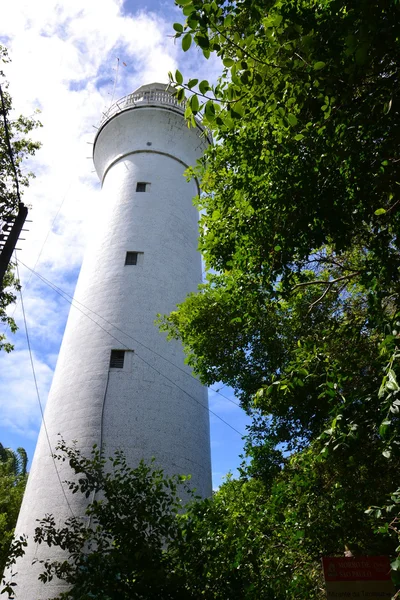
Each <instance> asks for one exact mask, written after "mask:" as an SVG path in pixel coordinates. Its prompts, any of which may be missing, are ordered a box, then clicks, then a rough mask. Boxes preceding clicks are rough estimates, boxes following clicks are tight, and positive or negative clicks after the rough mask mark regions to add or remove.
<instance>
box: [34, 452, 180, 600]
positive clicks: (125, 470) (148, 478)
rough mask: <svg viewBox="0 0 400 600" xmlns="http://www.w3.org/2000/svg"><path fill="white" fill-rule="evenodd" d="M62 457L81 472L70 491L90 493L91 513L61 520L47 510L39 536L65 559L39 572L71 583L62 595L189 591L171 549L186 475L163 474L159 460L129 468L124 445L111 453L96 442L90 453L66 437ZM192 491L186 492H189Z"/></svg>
mask: <svg viewBox="0 0 400 600" xmlns="http://www.w3.org/2000/svg"><path fill="white" fill-rule="evenodd" d="M58 450H60V451H61V454H58V455H56V458H57V459H59V460H63V461H64V460H68V461H69V464H70V466H71V468H72V470H73V471H74V472H75V474H76V475H77V479H75V480H74V481H70V482H68V485H69V488H70V489H71V490H72V493H81V494H84V495H85V496H86V498H88V499H89V500H88V507H87V510H86V517H87V518H86V519H82V518H78V517H76V518H70V519H68V520H67V521H66V523H65V525H63V526H61V527H59V526H58V525H57V524H56V523H55V520H54V517H53V516H52V515H46V516H45V517H44V518H43V519H42V520H41V521H40V524H39V526H38V527H37V528H36V530H35V536H34V541H35V542H36V543H39V544H47V545H48V546H49V547H52V546H55V547H58V548H61V549H62V550H63V551H64V552H65V553H66V555H67V556H68V560H51V559H49V560H46V561H41V562H42V564H43V568H44V570H43V573H42V574H41V576H40V579H41V580H42V581H43V582H44V583H46V582H48V581H50V580H51V579H52V578H53V577H58V578H59V579H61V580H63V581H65V582H67V583H68V584H69V585H70V586H71V587H70V590H69V591H68V592H65V593H62V594H61V595H60V598H63V599H68V600H73V599H78V598H79V599H80V600H82V599H83V598H99V599H100V598H101V599H102V600H112V599H114V598H115V599H117V598H118V599H123V598H126V599H128V598H129V599H133V598H138V599H139V598H146V599H150V598H154V599H156V598H157V599H159V598H165V599H169V598H171V599H172V598H173V599H178V598H190V597H191V596H190V595H188V593H187V592H186V591H185V586H184V581H183V580H182V579H181V578H180V577H179V576H178V574H177V573H176V569H175V567H174V564H173V563H172V561H171V560H170V557H169V554H168V552H167V549H168V546H169V545H170V543H171V541H172V540H174V539H175V538H177V537H178V535H179V520H178V518H177V514H178V512H179V511H180V510H181V509H182V504H181V500H180V498H179V495H178V490H179V489H180V490H182V489H184V487H185V486H184V481H185V479H186V478H185V477H184V476H176V477H171V478H169V477H166V476H165V475H164V474H163V472H162V471H161V470H159V469H156V468H155V467H154V465H146V464H145V463H144V462H141V463H140V464H139V466H138V467H136V468H135V469H132V468H130V467H129V466H128V465H127V463H126V459H125V457H124V455H123V453H122V452H121V451H117V452H116V453H115V455H114V456H113V457H111V458H110V459H109V460H106V459H105V458H104V456H103V454H102V453H101V452H100V450H99V449H98V448H97V447H94V449H93V452H92V455H91V457H90V458H86V457H84V456H83V455H82V454H81V452H80V451H79V450H78V448H77V447H72V448H69V447H67V446H66V445H65V443H64V442H61V443H60V444H59V446H58ZM187 493H188V492H187Z"/></svg>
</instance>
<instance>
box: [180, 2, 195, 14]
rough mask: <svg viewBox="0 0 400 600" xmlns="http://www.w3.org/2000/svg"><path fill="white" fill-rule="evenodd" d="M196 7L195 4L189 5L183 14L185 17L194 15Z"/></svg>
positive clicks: (184, 8) (185, 7)
mask: <svg viewBox="0 0 400 600" xmlns="http://www.w3.org/2000/svg"><path fill="white" fill-rule="evenodd" d="M195 10H196V9H195V7H194V6H193V4H191V3H189V4H187V5H186V6H184V7H183V10H182V12H183V14H184V15H185V17H189V16H190V15H191V14H192V13H194V12H195Z"/></svg>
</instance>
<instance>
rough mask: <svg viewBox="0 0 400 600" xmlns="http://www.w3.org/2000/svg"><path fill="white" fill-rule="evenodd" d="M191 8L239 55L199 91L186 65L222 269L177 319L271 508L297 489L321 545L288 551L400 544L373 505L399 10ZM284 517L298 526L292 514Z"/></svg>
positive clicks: (276, 3)
mask: <svg viewBox="0 0 400 600" xmlns="http://www.w3.org/2000/svg"><path fill="white" fill-rule="evenodd" d="M177 4H178V5H180V6H182V7H183V14H184V15H185V17H186V20H185V22H184V23H183V24H182V31H181V33H182V34H183V35H188V34H189V35H190V36H191V38H192V40H193V43H194V45H196V46H197V47H198V49H199V50H200V51H201V52H202V53H203V55H204V56H205V58H206V59H207V58H208V57H209V56H210V54H211V53H214V54H215V55H217V56H218V57H220V59H221V60H222V65H223V67H222V73H221V76H220V78H219V79H218V81H217V84H216V85H214V86H213V85H211V83H209V82H208V81H202V82H201V84H199V85H198V88H197V89H196V87H195V86H196V85H197V82H196V84H193V85H191V86H189V85H188V84H187V83H185V79H184V77H183V76H182V82H181V83H180V84H179V82H178V81H177V80H176V79H174V78H173V77H172V76H171V81H173V82H174V83H177V84H178V85H177V92H176V93H177V97H178V98H179V99H180V100H182V101H183V100H184V99H185V97H187V98H186V99H187V100H188V101H187V103H186V110H185V114H186V117H187V119H188V122H189V124H191V123H192V120H191V119H192V117H193V114H196V115H197V116H200V115H201V116H202V120H203V124H204V125H205V126H206V127H208V128H210V129H211V131H212V133H213V136H214V139H216V140H217V143H216V144H215V145H214V146H213V147H210V148H209V150H208V151H207V153H206V156H205V157H204V159H203V160H202V161H200V163H199V164H198V165H197V166H196V167H195V168H194V169H191V170H190V172H189V175H195V176H196V177H197V178H198V180H199V182H200V186H201V188H202V190H203V192H202V194H201V196H200V197H199V198H197V203H198V206H199V208H200V209H201V211H202V213H201V214H202V217H201V228H200V249H201V251H202V253H203V257H204V260H205V262H206V266H207V268H208V269H209V275H208V278H207V282H206V283H205V284H203V285H202V286H200V289H199V291H198V293H196V294H192V295H190V296H189V297H188V298H187V299H186V300H185V301H184V302H183V303H182V304H181V305H180V306H179V307H178V309H177V310H176V311H175V312H173V313H171V315H168V316H165V317H164V319H163V320H161V328H162V329H163V330H165V331H167V332H168V334H169V335H170V336H171V337H175V338H178V339H181V340H182V342H183V344H184V346H185V350H186V353H187V360H188V362H189V364H190V365H191V366H192V367H193V368H194V370H195V371H196V372H197V374H198V375H199V376H200V378H201V379H202V381H203V382H204V383H206V384H212V383H216V382H220V381H222V382H223V383H224V384H226V385H230V386H232V387H233V388H234V389H235V391H236V394H237V396H238V397H239V398H240V400H241V403H242V406H243V407H244V409H245V410H246V411H248V413H249V414H250V415H252V417H253V423H252V426H251V427H250V430H249V435H248V438H247V447H246V453H247V455H248V456H249V457H250V459H251V461H250V465H249V466H248V467H246V468H244V471H243V476H244V477H246V476H247V477H254V478H257V479H258V480H260V481H263V484H264V486H265V506H266V509H269V508H268V507H271V502H272V503H273V498H274V497H275V496H274V497H273V498H272V499H271V497H270V496H269V495H268V494H269V493H270V490H272V489H273V490H275V495H276V496H277V497H278V498H279V496H280V494H281V498H282V505H283V504H284V503H285V502H287V501H288V499H291V498H293V500H291V501H290V502H289V506H291V509H290V510H291V511H292V513H293V514H294V515H295V518H296V519H297V520H296V523H299V524H300V525H299V527H300V530H301V531H304V532H305V534H304V536H303V538H302V539H303V540H304V541H303V542H302V548H307V549H308V550H307V552H309V554H308V555H307V556H308V558H304V557H303V555H302V552H300V550H299V554H296V552H295V550H294V547H295V546H294V545H293V546H291V548H293V552H294V554H290V551H289V550H285V549H282V552H283V554H284V556H285V557H286V556H288V560H289V558H290V557H291V558H290V560H291V561H292V562H293V561H295V560H297V558H298V560H299V561H302V560H303V559H304V560H305V562H306V564H308V565H309V567H310V569H311V566H310V565H311V563H310V562H309V561H310V560H311V559H310V557H314V558H313V560H316V557H317V556H318V559H319V557H320V556H321V554H322V553H326V554H331V553H342V552H343V551H344V546H345V545H348V544H350V547H352V548H353V549H354V551H355V552H368V553H374V552H376V551H379V552H382V553H384V552H388V553H392V554H393V553H394V552H395V547H394V545H393V544H392V543H391V542H390V541H389V537H387V535H388V531H386V533H385V532H384V531H383V530H381V531H380V532H379V531H378V533H377V534H375V533H374V526H373V524H372V523H371V521H368V519H367V518H366V515H365V513H364V511H365V510H366V509H368V506H370V505H372V504H373V505H376V506H383V505H384V503H385V501H386V499H387V497H388V496H390V495H391V494H393V493H395V490H397V489H398V480H397V473H398V471H399V466H400V465H399V460H400V436H399V434H400V429H399V427H400V419H399V407H400V397H399V385H398V381H399V374H400V360H399V358H400V357H399V339H400V337H399V331H400V283H399V282H400V278H399V274H400V247H399V235H398V232H399V231H400V200H399V193H400V190H399V185H400V184H399V182H400V162H398V158H397V145H398V138H399V133H400V131H399V123H400V109H399V106H398V103H396V101H395V98H396V96H397V94H396V92H397V87H398V85H399V81H400V72H399V65H400V46H399V44H398V31H399V28H400V5H399V4H398V3H397V2H393V1H391V0H380V1H378V2H373V3H371V2H368V1H367V0H361V1H360V2H358V3H352V4H351V5H345V4H343V3H342V2H340V1H339V0H323V1H322V2H317V1H316V0H289V1H288V2H282V1H280V0H269V1H268V2H267V3H265V2H263V3H262V2H258V1H257V0H250V1H249V2H242V3H233V2H223V1H222V0H216V1H214V2H212V3H209V2H207V1H203V0H189V1H185V3H183V2H181V1H180V0H178V1H177ZM177 37H179V34H178V35H177ZM194 95H195V96H196V97H197V98H198V102H195V101H193V100H192V98H193V96H194ZM296 482H297V483H296ZM279 490H281V491H279ZM292 494H293V495H292ZM355 495H356V497H355ZM372 498H379V500H377V501H375V500H372ZM274 506H275V509H274V510H276V511H278V512H277V513H276V514H278V513H279V510H281V508H279V507H278V505H277V504H276V503H275V504H274ZM278 508H279V510H278ZM271 510H272V509H271ZM308 513H309V514H310V515H312V518H309V521H308V523H309V524H308V525H307V522H306V514H308ZM350 515H351V516H350ZM280 523H281V527H282V528H283V530H284V531H286V534H285V535H287V536H289V532H290V524H291V523H292V521H291V513H290V512H287V511H283V512H282V513H281V521H280ZM292 525H293V526H294V523H292ZM381 529H382V528H381ZM309 532H310V533H309ZM379 535H382V536H383V537H382V540H379ZM296 556H297V558H296ZM307 561H308V562H307ZM289 562H290V561H289ZM313 577H314V579H313V582H314V583H311V584H310V585H311V588H312V586H313V585H314V586H316V587H314V588H312V589H314V590H315V589H317V587H318V576H317V574H316V572H315V575H314V576H313ZM306 587H307V586H306ZM311 588H309V591H308V592H307V593H305V592H304V594H303V596H301V594H299V596H298V597H313V596H312V595H311V596H310V594H313V593H315V594H316V593H317V592H315V591H314V592H312V591H310V590H311ZM277 589H278V588H277ZM304 589H306V588H304ZM307 594H308V595H307ZM316 597H318V596H316Z"/></svg>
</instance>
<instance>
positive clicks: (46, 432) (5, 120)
mask: <svg viewBox="0 0 400 600" xmlns="http://www.w3.org/2000/svg"><path fill="white" fill-rule="evenodd" d="M0 98H1V107H2V113H3V121H4V133H5V138H6V144H7V151H8V155H9V158H10V162H11V166H12V170H13V172H14V178H15V188H16V195H17V199H18V202H19V204H21V194H20V189H19V181H18V173H17V169H16V167H15V161H14V153H13V150H12V147H11V141H10V132H9V129H8V123H7V114H6V106H5V101H4V94H3V89H2V87H1V85H0ZM15 257H16V268H17V277H18V280H19V268H18V259H17V251H16V250H15ZM19 293H20V298H21V308H22V316H23V320H24V326H25V335H26V341H27V345H28V352H29V357H30V363H31V368H32V375H33V380H34V384H35V389H36V396H37V400H38V403H39V408H40V413H41V417H42V423H43V429H44V431H45V435H46V438H47V443H48V445H49V449H50V455H51V458H52V461H53V464H54V468H55V471H56V474H57V479H58V481H59V484H60V486H61V490H62V493H63V495H64V498H65V501H66V503H67V506H68V509H69V511H70V513H71V515H72V516H73V517H75V515H74V512H73V510H72V508H71V505H70V503H69V501H68V498H67V495H66V493H65V489H64V486H63V484H62V481H61V478H60V474H59V472H58V469H57V465H56V462H55V459H54V455H53V449H52V446H51V442H50V437H49V434H48V431H47V426H46V422H45V418H44V411H43V405H42V401H41V398H40V393H39V386H38V382H37V377H36V370H35V365H34V362H33V355H32V348H31V342H30V338H29V331H28V324H27V321H26V315H25V306H24V300H23V296H22V286H20V288H19Z"/></svg>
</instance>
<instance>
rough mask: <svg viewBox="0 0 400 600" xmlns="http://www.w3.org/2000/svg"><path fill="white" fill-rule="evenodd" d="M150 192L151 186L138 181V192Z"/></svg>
mask: <svg viewBox="0 0 400 600" xmlns="http://www.w3.org/2000/svg"><path fill="white" fill-rule="evenodd" d="M148 190H149V184H148V183H145V182H144V181H138V182H137V184H136V191H137V192H147V191H148Z"/></svg>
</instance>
